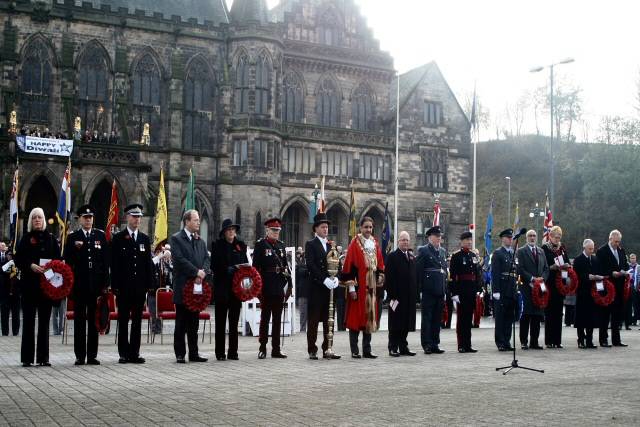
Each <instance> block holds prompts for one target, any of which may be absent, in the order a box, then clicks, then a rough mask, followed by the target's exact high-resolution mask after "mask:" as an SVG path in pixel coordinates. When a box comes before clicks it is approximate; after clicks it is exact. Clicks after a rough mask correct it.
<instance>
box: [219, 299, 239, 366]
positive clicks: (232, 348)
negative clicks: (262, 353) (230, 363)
mask: <svg viewBox="0 0 640 427" xmlns="http://www.w3.org/2000/svg"><path fill="white" fill-rule="evenodd" d="M241 307H242V303H241V302H240V301H238V300H237V299H229V300H228V301H216V304H215V307H214V309H215V321H216V347H215V348H216V356H217V357H222V356H224V355H225V352H224V337H225V334H226V329H227V316H228V317H229V351H228V353H229V355H230V356H237V355H238V319H240V308H241Z"/></svg>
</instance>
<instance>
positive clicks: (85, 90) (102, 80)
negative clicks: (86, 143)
mask: <svg viewBox="0 0 640 427" xmlns="http://www.w3.org/2000/svg"><path fill="white" fill-rule="evenodd" d="M109 79H110V76H109V72H108V69H107V59H106V57H105V52H104V49H102V48H101V47H100V46H98V45H95V44H92V45H90V46H88V47H87V49H85V51H84V52H83V54H82V57H81V59H80V62H79V64H78V101H77V109H78V116H79V117H80V119H81V121H82V127H83V130H88V131H89V132H90V133H93V132H94V131H97V132H98V134H99V135H100V136H102V134H103V133H107V132H108V130H109V129H108V128H107V127H108V122H107V118H106V117H107V113H106V112H107V111H108V108H109V93H108V90H109Z"/></svg>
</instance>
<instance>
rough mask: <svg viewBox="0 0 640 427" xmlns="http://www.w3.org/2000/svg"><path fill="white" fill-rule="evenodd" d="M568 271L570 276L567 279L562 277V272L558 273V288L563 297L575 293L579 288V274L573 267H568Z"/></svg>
mask: <svg viewBox="0 0 640 427" xmlns="http://www.w3.org/2000/svg"><path fill="white" fill-rule="evenodd" d="M567 273H568V275H569V277H567V278H566V279H563V278H562V273H561V272H558V273H557V274H556V288H558V293H560V295H562V296H563V297H566V296H567V295H575V294H576V291H577V290H578V274H577V273H576V271H575V270H574V269H573V268H570V269H568V270H567Z"/></svg>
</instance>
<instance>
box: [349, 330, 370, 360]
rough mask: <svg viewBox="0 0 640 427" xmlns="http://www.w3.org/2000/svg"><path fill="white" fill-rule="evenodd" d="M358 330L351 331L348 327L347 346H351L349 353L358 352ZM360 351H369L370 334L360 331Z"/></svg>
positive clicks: (365, 352) (366, 352)
mask: <svg viewBox="0 0 640 427" xmlns="http://www.w3.org/2000/svg"><path fill="white" fill-rule="evenodd" d="M359 336H360V331H352V330H351V329H349V347H351V354H360V350H358V337H359ZM362 353H364V354H369V353H371V334H369V333H367V332H365V331H362Z"/></svg>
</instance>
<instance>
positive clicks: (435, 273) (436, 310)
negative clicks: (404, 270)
mask: <svg viewBox="0 0 640 427" xmlns="http://www.w3.org/2000/svg"><path fill="white" fill-rule="evenodd" d="M426 234H427V238H428V239H429V243H428V244H427V245H425V246H421V247H420V248H418V257H417V261H416V269H417V275H418V284H419V287H420V290H421V292H422V326H421V330H420V341H421V344H422V348H423V349H424V352H425V354H432V353H435V354H440V353H444V350H442V349H440V347H439V344H440V322H441V320H442V309H443V308H444V296H445V292H446V282H447V252H446V251H445V249H444V248H443V247H442V246H440V242H441V239H442V230H440V227H439V226H437V225H436V226H433V227H431V228H430V229H428V230H427V233H426Z"/></svg>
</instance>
